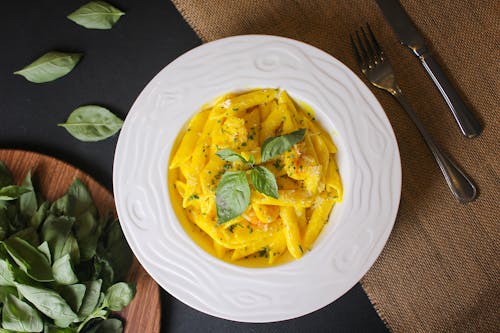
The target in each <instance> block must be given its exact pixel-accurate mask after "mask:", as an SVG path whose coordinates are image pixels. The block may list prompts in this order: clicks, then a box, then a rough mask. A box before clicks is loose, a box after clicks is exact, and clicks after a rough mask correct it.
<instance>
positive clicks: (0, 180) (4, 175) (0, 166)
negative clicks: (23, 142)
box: [0, 161, 14, 188]
mask: <svg viewBox="0 0 500 333" xmlns="http://www.w3.org/2000/svg"><path fill="white" fill-rule="evenodd" d="M8 185H14V178H13V177H12V173H11V172H10V170H9V169H8V168H7V166H6V165H5V163H4V162H3V161H0V188H2V187H5V186H8Z"/></svg>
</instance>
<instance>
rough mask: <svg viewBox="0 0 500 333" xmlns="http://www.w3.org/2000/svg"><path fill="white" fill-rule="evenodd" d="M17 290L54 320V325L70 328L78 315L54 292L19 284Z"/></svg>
mask: <svg viewBox="0 0 500 333" xmlns="http://www.w3.org/2000/svg"><path fill="white" fill-rule="evenodd" d="M17 290H18V291H19V292H20V293H21V295H23V296H24V298H26V299H27V300H28V301H30V303H31V304H33V305H34V306H35V307H36V308H37V309H38V310H39V311H40V312H41V313H43V314H44V315H46V316H47V317H49V318H52V319H54V323H55V324H56V325H57V326H59V327H62V328H65V327H68V326H69V324H71V323H72V322H73V321H74V320H76V319H77V315H76V314H75V313H74V312H73V310H71V307H70V306H69V305H68V303H66V301H65V300H64V298H62V297H61V295H59V294H58V293H56V292H55V291H53V290H49V289H45V288H37V287H32V286H28V285H24V284H18V285H17Z"/></svg>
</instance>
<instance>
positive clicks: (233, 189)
mask: <svg viewBox="0 0 500 333" xmlns="http://www.w3.org/2000/svg"><path fill="white" fill-rule="evenodd" d="M215 202H216V206H217V222H218V223H219V224H221V223H225V222H227V221H230V220H232V219H234V218H235V217H237V216H240V215H241V214H243V212H245V210H246V209H247V207H248V205H250V186H249V185H248V180H247V177H246V175H245V172H244V171H226V172H225V173H224V174H223V175H222V178H221V180H220V182H219V185H218V186H217V189H216V191H215Z"/></svg>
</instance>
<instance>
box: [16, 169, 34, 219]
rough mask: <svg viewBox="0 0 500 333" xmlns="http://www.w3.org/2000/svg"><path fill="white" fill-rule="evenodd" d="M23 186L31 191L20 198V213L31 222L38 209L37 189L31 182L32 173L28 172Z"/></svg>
mask: <svg viewBox="0 0 500 333" xmlns="http://www.w3.org/2000/svg"><path fill="white" fill-rule="evenodd" d="M21 186H22V187H23V188H25V189H27V190H29V191H28V192H26V193H23V194H21V195H20V196H19V212H20V213H21V216H22V217H23V218H25V219H27V220H29V219H31V217H32V216H33V215H34V214H35V213H36V211H37V209H38V203H37V198H36V193H35V188H34V187H33V182H32V180H31V171H28V174H27V175H26V177H25V178H24V181H23V183H22V185H21Z"/></svg>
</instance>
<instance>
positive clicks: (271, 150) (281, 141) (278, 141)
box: [261, 128, 306, 163]
mask: <svg viewBox="0 0 500 333" xmlns="http://www.w3.org/2000/svg"><path fill="white" fill-rule="evenodd" d="M305 134H306V129H305V128H302V129H299V130H297V131H295V132H292V133H289V134H285V135H280V136H275V137H272V138H268V139H266V140H265V141H264V143H263V144H262V157H261V159H262V162H263V163H264V162H267V161H269V160H270V159H273V158H274V157H276V156H278V155H281V154H283V153H284V152H286V151H287V150H289V149H290V148H292V147H293V146H294V145H295V144H296V143H297V142H299V141H302V140H303V139H304V135H305Z"/></svg>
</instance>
